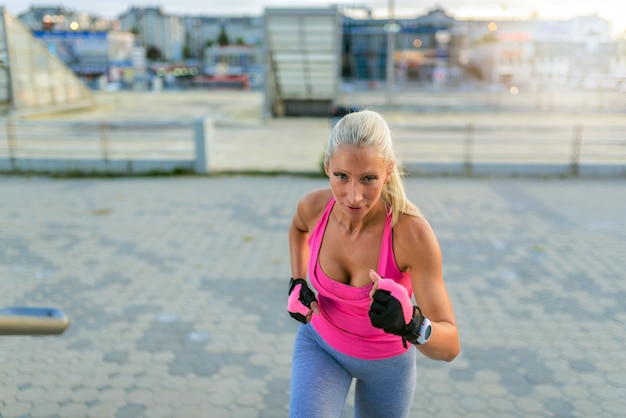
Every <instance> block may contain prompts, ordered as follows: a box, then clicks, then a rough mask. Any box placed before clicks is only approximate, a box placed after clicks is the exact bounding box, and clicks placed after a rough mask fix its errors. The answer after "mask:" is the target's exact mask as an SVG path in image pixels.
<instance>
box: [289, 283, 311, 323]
mask: <svg viewBox="0 0 626 418" xmlns="http://www.w3.org/2000/svg"><path fill="white" fill-rule="evenodd" d="M313 302H317V298H316V297H315V293H313V291H312V290H311V289H310V288H309V286H308V285H307V284H306V280H304V279H294V278H291V280H290V281H289V298H288V299H287V311H289V315H291V317H292V318H294V319H296V320H298V321H300V322H302V323H303V324H306V322H307V321H306V316H307V315H308V313H309V312H310V311H311V303H313Z"/></svg>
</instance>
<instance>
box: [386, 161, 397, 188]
mask: <svg viewBox="0 0 626 418" xmlns="http://www.w3.org/2000/svg"><path fill="white" fill-rule="evenodd" d="M395 165H396V162H395V161H390V162H389V166H388V167H387V178H385V183H389V179H390V178H391V172H392V171H393V168H394V167H395Z"/></svg>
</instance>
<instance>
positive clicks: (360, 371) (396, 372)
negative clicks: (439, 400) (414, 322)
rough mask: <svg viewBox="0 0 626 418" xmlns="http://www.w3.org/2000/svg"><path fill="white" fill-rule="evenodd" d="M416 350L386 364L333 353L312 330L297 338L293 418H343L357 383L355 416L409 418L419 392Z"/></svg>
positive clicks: (308, 328) (300, 331)
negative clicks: (417, 391)
mask: <svg viewBox="0 0 626 418" xmlns="http://www.w3.org/2000/svg"><path fill="white" fill-rule="evenodd" d="M416 351H417V350H416V349H415V347H412V348H411V349H410V350H409V351H407V352H406V353H404V354H401V355H399V356H396V357H391V358H388V359H384V360H361V359H357V358H354V357H350V356H347V355H345V354H342V353H340V352H338V351H337V350H335V349H333V348H332V347H330V346H329V345H328V344H327V343H326V342H325V341H324V340H323V339H322V338H321V337H320V336H319V334H318V333H317V332H316V331H315V329H313V327H312V326H311V325H310V324H308V325H301V326H300V328H299V329H298V333H297V335H296V342H295V345H294V352H293V365H292V370H291V399H290V402H289V416H290V417H291V418H334V417H336V418H339V417H340V416H341V413H342V411H343V407H344V404H345V402H346V397H347V396H348V391H349V390H350V384H351V383H352V379H356V386H355V398H354V416H355V417H357V418H366V417H371V418H381V417H394V418H401V417H408V416H409V411H410V409H411V403H412V402H413V394H414V392H415V384H416V376H417V365H416V358H415V353H416Z"/></svg>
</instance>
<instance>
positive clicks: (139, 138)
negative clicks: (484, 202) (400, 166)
mask: <svg viewBox="0 0 626 418" xmlns="http://www.w3.org/2000/svg"><path fill="white" fill-rule="evenodd" d="M298 123H300V122H298ZM303 123H304V122H303ZM293 126H294V124H293V121H284V122H281V121H280V120H279V121H273V122H272V123H267V122H266V123H260V124H230V125H219V126H215V125H214V124H213V122H212V121H210V120H206V119H202V120H197V121H186V122H175V121H174V122H168V121H155V122H146V121H99V122H93V121H91V122H84V121H71V122H70V121H65V122H60V121H34V120H31V121H14V120H5V121H0V171H2V172H41V173H48V172H70V173H71V172H86V173H119V174H137V173H149V172H172V171H176V170H180V171H184V172H193V173H210V172H217V171H229V167H237V168H233V171H236V170H242V167H243V170H244V171H245V170H250V171H255V170H256V171H262V169H258V168H256V167H257V164H256V163H257V162H258V161H259V160H262V159H264V158H267V156H268V155H271V156H272V158H278V159H280V158H281V155H282V156H283V157H282V158H283V159H291V160H299V161H304V160H306V159H307V158H308V159H309V160H310V156H308V155H305V154H310V152H311V146H310V144H308V148H307V147H306V145H307V144H305V143H304V142H305V141H306V142H307V143H308V142H310V141H317V139H313V138H319V140H320V144H323V143H324V142H325V140H326V138H327V137H328V132H329V130H330V126H329V125H325V124H319V123H317V124H310V125H302V127H301V126H298V128H297V129H298V132H294V129H295V128H294V127H293ZM390 127H391V130H392V134H393V137H394V141H395V143H396V147H397V150H398V154H399V155H400V156H401V158H402V159H403V161H404V162H405V165H406V167H407V169H408V171H409V172H412V173H417V174H419V173H426V174H431V173H432V174H441V173H449V174H464V175H475V174H483V173H484V174H548V175H553V174H566V175H587V174H604V175H619V176H623V175H626V122H625V123H624V124H613V125H607V124H604V125H602V124H582V123H581V124H574V125H565V124H561V125H559V124H557V123H547V122H545V121H544V122H543V123H535V124H528V125H520V124H511V123H509V124H506V123H502V124H500V123H496V122H494V123H484V122H481V123H466V124H458V123H457V124H445V125H443V124H436V125H435V124H431V125H429V124H424V123H420V124H401V123H392V124H391V126H390ZM303 131H306V133H307V136H306V137H305V136H304V135H302V132H303ZM285 147H289V150H287V149H286V148H285ZM315 149H317V145H315ZM321 152H323V149H322V148H321V147H320V153H321ZM298 153H300V154H302V155H301V156H300V155H299V154H298ZM213 160H215V161H219V163H218V164H211V162H212V161H213ZM319 170H320V168H319V164H311V167H303V168H302V169H301V170H300V171H317V172H319ZM268 171H272V170H271V169H269V170H268ZM287 171H288V170H287Z"/></svg>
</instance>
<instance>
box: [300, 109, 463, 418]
mask: <svg viewBox="0 0 626 418" xmlns="http://www.w3.org/2000/svg"><path fill="white" fill-rule="evenodd" d="M324 170H325V172H326V174H327V175H328V177H329V179H330V188H329V189H323V190H316V191H313V192H310V193H308V194H306V195H305V196H304V197H303V198H302V199H301V200H300V202H299V203H298V206H297V211H296V214H295V216H294V218H293V221H292V223H291V226H290V229H289V246H290V256H291V274H292V279H291V281H290V286H289V300H288V311H289V313H290V315H291V316H292V317H294V318H295V319H297V320H299V321H300V322H302V323H304V324H305V325H302V326H300V328H299V329H298V333H297V335H296V341H295V345H294V353H293V366H292V378H291V395H290V396H291V399H290V416H291V417H322V418H329V417H339V416H340V415H341V412H342V409H343V406H344V404H345V400H346V397H347V394H348V391H349V388H350V385H351V383H352V379H356V386H355V416H356V417H394V418H397V417H406V416H408V414H409V410H410V408H411V402H412V399H413V393H414V391H415V383H416V357H415V355H416V354H415V353H416V349H417V350H419V351H420V352H421V353H422V354H423V355H425V356H427V357H429V358H431V359H435V360H445V361H451V360H452V359H454V358H455V357H456V355H457V354H458V352H459V349H460V343H459V337H458V331H457V328H456V323H455V319H454V314H453V310H452V306H451V304H450V300H449V297H448V293H447V290H446V287H445V284H444V281H443V277H442V271H441V270H442V268H441V252H440V249H439V244H438V242H437V239H436V237H435V234H434V232H433V231H432V229H431V227H430V225H429V224H428V222H427V221H426V219H424V218H423V217H422V216H421V214H420V212H419V210H418V209H417V208H416V207H415V206H414V205H413V204H412V203H411V202H410V201H409V200H408V199H407V197H406V193H405V190H404V184H403V182H402V177H401V171H400V167H399V163H398V161H397V160H396V157H395V153H394V150H393V146H392V141H391V133H390V131H389V127H388V126H387V123H386V122H385V121H384V119H383V118H382V117H381V116H380V115H379V114H378V113H376V112H373V111H369V110H364V111H358V112H354V113H350V114H348V115H346V116H345V117H343V118H342V119H341V120H340V121H339V122H338V123H337V124H336V125H335V127H334V128H333V130H332V131H331V133H330V137H329V140H328V146H327V149H326V153H325V155H324ZM307 273H308V277H309V279H310V282H311V284H312V286H313V288H314V289H315V291H316V292H314V291H313V290H312V289H311V288H310V287H309V286H308V285H307V282H306V279H305V278H306V277H307ZM316 293H317V296H316ZM413 293H414V294H415V303H416V305H414V304H413V301H412V299H411V297H412V294H413Z"/></svg>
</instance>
